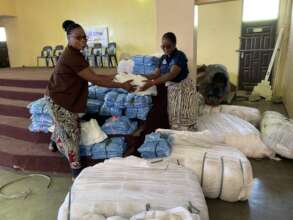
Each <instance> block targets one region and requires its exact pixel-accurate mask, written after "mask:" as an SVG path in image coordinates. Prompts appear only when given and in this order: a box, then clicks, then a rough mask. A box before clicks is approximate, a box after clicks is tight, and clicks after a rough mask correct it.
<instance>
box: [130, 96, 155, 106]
mask: <svg viewBox="0 0 293 220" xmlns="http://www.w3.org/2000/svg"><path fill="white" fill-rule="evenodd" d="M132 103H133V106H134V107H135V108H146V107H150V106H151V104H152V98H151V96H135V97H134V102H132Z"/></svg>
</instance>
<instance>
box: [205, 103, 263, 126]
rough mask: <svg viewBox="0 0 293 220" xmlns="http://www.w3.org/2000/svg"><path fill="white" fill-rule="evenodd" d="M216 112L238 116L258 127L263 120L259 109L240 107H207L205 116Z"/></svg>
mask: <svg viewBox="0 0 293 220" xmlns="http://www.w3.org/2000/svg"><path fill="white" fill-rule="evenodd" d="M215 112H222V113H227V114H231V115H234V116H237V117H239V118H241V119H243V120H245V121H248V122H250V123H251V124H253V125H254V126H258V125H259V123H260V120H261V113H260V111H259V110H258V109H257V108H251V107H246V106H238V105H220V106H217V107H213V106H210V105H205V106H204V108H203V114H211V113H215Z"/></svg>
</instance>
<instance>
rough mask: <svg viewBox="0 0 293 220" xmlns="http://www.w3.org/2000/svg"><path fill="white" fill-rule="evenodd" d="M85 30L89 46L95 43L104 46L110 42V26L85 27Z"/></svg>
mask: <svg viewBox="0 0 293 220" xmlns="http://www.w3.org/2000/svg"><path fill="white" fill-rule="evenodd" d="M85 32H86V35H87V38H88V43H87V44H88V46H89V47H92V46H93V45H94V44H95V43H101V44H102V45H103V47H107V45H108V43H109V32H108V27H95V26H92V27H87V28H85Z"/></svg>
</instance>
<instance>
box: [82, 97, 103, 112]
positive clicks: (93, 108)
mask: <svg viewBox="0 0 293 220" xmlns="http://www.w3.org/2000/svg"><path fill="white" fill-rule="evenodd" d="M103 104H104V101H102V100H99V99H88V100H87V105H86V112H87V113H92V114H93V113H99V112H100V108H101V107H102V105H103Z"/></svg>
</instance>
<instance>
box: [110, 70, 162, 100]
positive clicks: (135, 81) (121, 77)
mask: <svg viewBox="0 0 293 220" xmlns="http://www.w3.org/2000/svg"><path fill="white" fill-rule="evenodd" d="M129 80H132V82H131V85H133V86H135V87H137V90H136V91H135V92H134V94H136V95H152V96H156V95H157V87H156V86H152V87H151V88H149V89H147V90H145V91H139V90H140V88H141V87H142V86H144V85H145V80H147V78H146V77H144V76H140V75H135V74H126V73H118V74H117V75H116V76H115V79H114V81H115V82H119V83H124V82H127V81H129Z"/></svg>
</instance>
